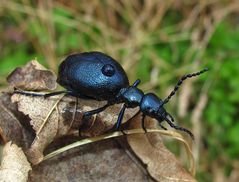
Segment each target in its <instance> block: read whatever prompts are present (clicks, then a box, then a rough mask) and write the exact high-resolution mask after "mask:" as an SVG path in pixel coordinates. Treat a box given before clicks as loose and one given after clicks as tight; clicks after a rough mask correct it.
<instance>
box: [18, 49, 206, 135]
mask: <svg viewBox="0 0 239 182" xmlns="http://www.w3.org/2000/svg"><path fill="white" fill-rule="evenodd" d="M207 70H208V69H207V68H205V69H203V70H202V71H199V72H196V73H191V74H187V75H184V76H183V77H182V78H181V79H180V80H179V81H178V83H177V85H176V86H175V88H174V89H173V90H172V92H171V93H170V94H169V96H168V97H166V98H165V99H164V100H161V99H160V98H158V97H157V96H156V95H155V94H153V93H146V94H145V93H144V92H143V91H142V90H140V89H139V88H137V86H138V84H139V83H140V80H139V79H137V80H136V81H135V82H134V83H133V84H132V85H129V80H128V77H127V75H126V73H125V71H124V69H123V68H122V67H121V65H120V64H119V63H118V62H117V61H115V60H114V59H113V58H111V57H110V56H108V55H106V54H104V53H101V52H85V53H78V54H73V55H70V56H68V57H67V58H66V59H65V60H64V61H63V62H62V63H61V64H60V66H59V71H58V78H57V82H58V83H59V84H60V85H61V86H63V87H64V88H65V89H66V90H65V91H59V92H52V93H48V94H40V93H34V94H33V93H28V92H25V91H22V90H15V93H20V94H24V95H31V96H44V97H49V96H53V95H58V94H62V93H66V94H69V95H72V96H75V97H79V98H89V99H95V100H106V101H107V104H106V105H104V106H103V107H100V108H98V109H95V110H91V111H87V112H85V113H84V116H91V115H94V114H97V113H99V112H102V111H103V110H105V109H106V108H107V107H109V106H111V105H114V104H118V103H123V107H122V109H121V110H120V113H119V116H118V119H117V123H116V129H117V130H118V129H119V128H120V125H121V121H122V119H123V116H124V112H125V109H126V108H135V107H138V106H139V108H140V111H141V112H142V113H143V118H142V128H143V129H144V130H145V131H146V129H145V126H144V118H145V116H149V117H151V118H155V119H156V120H157V121H158V123H159V125H160V126H161V127H162V128H163V129H166V128H165V127H164V126H163V125H161V123H162V122H163V121H166V122H167V123H168V124H169V125H170V126H171V127H172V128H175V129H176V130H181V131H184V132H186V133H188V134H189V135H190V136H191V137H192V138H193V134H192V133H191V132H190V131H189V130H187V129H186V128H183V127H180V126H176V125H175V124H174V123H173V121H174V119H173V117H172V116H171V115H170V114H169V113H168V112H167V111H166V110H165V109H164V105H165V104H166V103H167V102H168V101H169V100H170V98H171V97H172V96H173V95H174V94H175V93H176V91H177V90H178V88H179V86H180V85H181V84H182V83H183V81H184V80H186V79H187V78H191V77H194V76H198V75H200V74H202V73H204V72H206V71H207Z"/></svg>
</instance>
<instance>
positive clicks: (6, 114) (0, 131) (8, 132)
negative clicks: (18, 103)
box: [0, 101, 23, 145]
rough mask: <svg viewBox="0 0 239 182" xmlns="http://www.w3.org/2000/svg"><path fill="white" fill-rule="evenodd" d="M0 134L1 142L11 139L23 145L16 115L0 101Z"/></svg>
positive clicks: (20, 127) (20, 128)
mask: <svg viewBox="0 0 239 182" xmlns="http://www.w3.org/2000/svg"><path fill="white" fill-rule="evenodd" d="M0 136H1V138H2V140H3V143H7V142H8V141H10V140H11V141H13V142H14V143H16V144H17V145H23V134H22V126H21V124H20V123H19V121H18V120H17V119H16V117H15V116H14V115H13V114H12V113H11V112H10V111H9V110H8V109H7V108H6V107H5V106H4V104H3V103H2V102H1V101H0Z"/></svg>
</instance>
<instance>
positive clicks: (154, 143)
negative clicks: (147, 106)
mask: <svg viewBox="0 0 239 182" xmlns="http://www.w3.org/2000/svg"><path fill="white" fill-rule="evenodd" d="M141 117H142V116H141V115H140V114H139V115H137V116H136V117H134V118H132V119H131V120H130V121H129V127H130V128H139V127H140V121H141ZM145 123H146V126H147V127H148V126H152V125H155V123H156V122H154V121H153V120H152V119H149V118H147V117H146V121H145ZM127 141H128V143H129V145H130V147H131V148H132V150H133V151H134V153H135V154H136V155H137V156H138V158H139V159H140V160H141V161H142V162H143V163H144V164H145V165H146V166H147V170H148V172H149V174H150V175H151V176H152V177H153V178H154V179H155V180H157V181H170V182H171V181H196V180H195V179H194V178H193V176H192V174H190V173H189V172H188V171H187V170H185V169H184V167H183V165H182V164H181V163H180V162H179V160H178V159H177V158H176V157H175V155H174V154H172V153H171V152H170V151H169V150H168V149H167V148H166V147H165V146H164V144H163V141H162V139H161V136H160V135H159V134H155V133H147V134H138V135H127Z"/></svg>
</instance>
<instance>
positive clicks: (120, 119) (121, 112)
mask: <svg viewBox="0 0 239 182" xmlns="http://www.w3.org/2000/svg"><path fill="white" fill-rule="evenodd" d="M125 109H126V107H125V105H123V107H122V108H121V110H120V113H119V116H118V119H117V123H116V126H115V128H116V130H119V128H120V125H121V122H122V120H123V117H124V111H125Z"/></svg>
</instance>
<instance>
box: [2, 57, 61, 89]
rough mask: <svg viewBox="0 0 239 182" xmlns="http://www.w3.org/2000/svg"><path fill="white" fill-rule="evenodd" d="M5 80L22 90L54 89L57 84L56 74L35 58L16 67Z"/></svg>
mask: <svg viewBox="0 0 239 182" xmlns="http://www.w3.org/2000/svg"><path fill="white" fill-rule="evenodd" d="M7 81H8V83H9V84H10V85H11V86H13V87H17V88H20V89H23V90H39V91H40V90H54V89H56V86H57V84H56V75H55V74H54V73H53V72H52V71H50V70H46V68H44V67H43V66H42V65H41V64H39V63H38V62H37V61H35V60H33V61H30V62H28V63H27V64H26V65H25V66H23V67H18V68H16V69H15V70H14V71H13V72H12V73H10V74H9V75H8V77H7Z"/></svg>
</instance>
